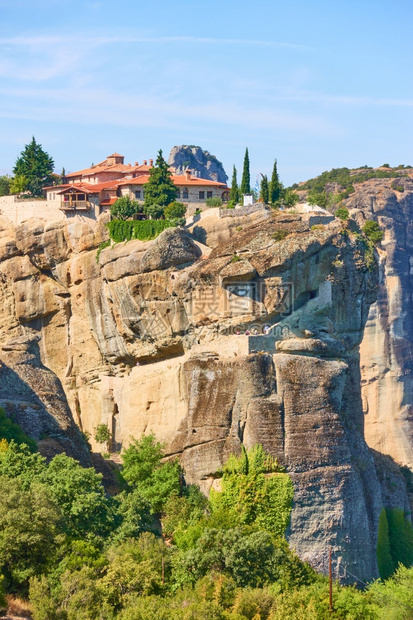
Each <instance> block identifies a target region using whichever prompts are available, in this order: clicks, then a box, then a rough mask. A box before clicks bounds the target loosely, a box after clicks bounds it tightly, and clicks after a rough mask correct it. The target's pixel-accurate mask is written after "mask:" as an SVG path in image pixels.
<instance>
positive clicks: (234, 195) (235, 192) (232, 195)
mask: <svg viewBox="0 0 413 620" xmlns="http://www.w3.org/2000/svg"><path fill="white" fill-rule="evenodd" d="M239 199H240V191H239V187H238V181H237V169H236V168H235V166H234V167H233V170H232V181H231V190H230V192H229V201H230V203H232V204H234V205H235V204H237V202H239Z"/></svg>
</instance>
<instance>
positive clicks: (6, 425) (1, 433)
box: [0, 407, 37, 452]
mask: <svg viewBox="0 0 413 620" xmlns="http://www.w3.org/2000/svg"><path fill="white" fill-rule="evenodd" d="M0 439H5V440H6V441H7V442H10V441H12V440H14V441H15V442H16V443H17V444H21V443H25V444H27V445H28V446H29V448H30V450H31V452H34V451H35V450H36V449H37V445H36V442H35V441H34V439H31V438H30V437H28V436H27V435H26V433H24V432H23V430H22V428H21V427H20V426H19V425H18V424H15V423H14V422H12V421H11V420H10V418H9V417H8V416H7V415H6V412H5V411H4V409H2V408H1V407H0Z"/></svg>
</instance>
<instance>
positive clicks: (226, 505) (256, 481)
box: [210, 446, 294, 536]
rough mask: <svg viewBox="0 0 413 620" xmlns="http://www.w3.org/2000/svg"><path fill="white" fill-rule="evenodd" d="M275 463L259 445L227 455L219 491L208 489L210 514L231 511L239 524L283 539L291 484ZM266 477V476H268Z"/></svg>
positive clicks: (291, 488)
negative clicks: (237, 453) (253, 527)
mask: <svg viewBox="0 0 413 620" xmlns="http://www.w3.org/2000/svg"><path fill="white" fill-rule="evenodd" d="M281 472H282V468H280V467H279V466H278V464H277V462H276V461H275V460H274V459H272V458H271V457H270V456H269V455H267V454H266V453H265V452H264V450H263V449H262V447H261V446H255V447H254V448H251V450H249V451H246V450H245V449H243V451H242V454H241V456H239V457H237V456H231V457H230V458H229V459H228V461H227V463H226V464H225V466H224V469H223V476H222V491H221V492H217V491H214V490H212V491H211V495H210V503H211V506H212V510H213V512H214V511H215V510H219V509H220V508H222V509H224V510H228V509H230V510H233V511H234V512H235V513H236V514H237V515H238V521H239V523H243V524H252V523H255V525H256V526H257V527H259V528H261V529H265V530H267V531H268V532H272V533H274V534H275V535H276V536H284V532H285V529H286V527H287V526H288V523H289V521H290V513H291V504H292V499H293V495H294V490H293V485H292V482H291V479H290V477H289V476H288V474H285V473H281ZM268 474H270V475H268Z"/></svg>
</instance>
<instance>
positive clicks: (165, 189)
mask: <svg viewBox="0 0 413 620" xmlns="http://www.w3.org/2000/svg"><path fill="white" fill-rule="evenodd" d="M144 190H145V210H147V208H148V207H150V206H152V205H159V206H160V207H163V208H164V207H167V206H168V205H169V204H170V203H171V202H174V201H175V200H176V196H177V190H176V187H175V185H174V184H173V182H172V175H171V172H170V170H169V166H168V164H167V163H166V161H165V159H164V158H163V155H162V150H160V151H159V152H158V157H157V158H156V162H155V165H154V166H153V167H152V168H150V170H149V181H148V182H147V183H145V185H144Z"/></svg>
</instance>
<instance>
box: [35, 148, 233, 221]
mask: <svg viewBox="0 0 413 620" xmlns="http://www.w3.org/2000/svg"><path fill="white" fill-rule="evenodd" d="M152 167H153V160H152V159H150V160H149V163H148V162H147V161H146V160H144V162H143V163H142V164H139V162H135V164H134V165H132V164H124V158H123V156H122V155H119V154H118V153H113V154H112V155H109V156H108V157H107V158H106V159H105V160H104V161H103V162H101V163H99V164H96V165H94V166H91V167H90V168H85V169H84V170H79V171H78V172H72V173H70V174H68V175H66V177H65V183H64V184H63V185H59V186H53V187H46V188H44V189H45V191H46V197H47V200H48V202H53V203H57V205H58V206H59V208H60V209H61V210H62V211H65V212H68V213H69V212H73V211H75V212H79V213H80V212H86V211H89V212H91V211H94V212H95V215H96V217H97V216H98V215H100V214H101V213H104V212H105V211H108V210H110V207H111V206H112V205H113V203H114V202H116V200H117V199H118V198H120V197H121V196H130V197H131V198H133V199H135V200H137V201H138V202H141V203H143V201H144V199H145V184H146V183H148V181H149V178H150V169H151V168H152ZM172 181H173V183H174V185H175V187H176V189H177V200H179V201H180V202H183V203H184V204H186V205H187V210H188V212H189V214H190V211H191V210H192V211H194V210H195V209H196V208H197V207H201V206H203V205H205V203H206V200H208V199H209V198H220V199H221V200H222V201H223V202H225V201H227V200H228V199H229V188H228V187H227V185H225V183H219V182H217V181H210V180H207V179H200V178H198V177H193V176H192V174H191V171H190V170H186V171H185V174H183V175H176V174H173V173H172ZM191 208H192V209H191Z"/></svg>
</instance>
